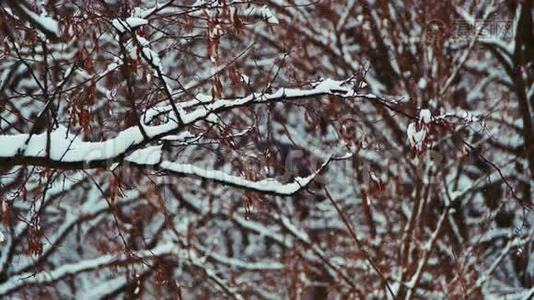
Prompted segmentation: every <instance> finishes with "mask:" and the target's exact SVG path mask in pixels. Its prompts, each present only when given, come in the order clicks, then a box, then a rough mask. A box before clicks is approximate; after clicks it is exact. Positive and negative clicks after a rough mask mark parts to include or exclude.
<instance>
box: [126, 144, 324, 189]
mask: <svg viewBox="0 0 534 300" xmlns="http://www.w3.org/2000/svg"><path fill="white" fill-rule="evenodd" d="M160 158H161V147H160V146H153V147H149V148H147V149H143V150H138V151H136V152H134V153H133V154H132V155H130V156H128V157H126V161H127V162H128V163H129V164H131V165H134V166H140V167H152V168H155V169H157V170H160V171H166V172H169V173H172V174H177V175H186V176H193V177H198V178H202V179H206V180H210V181H214V182H219V183H222V184H225V185H230V186H234V187H237V188H242V189H247V190H253V191H257V192H262V193H267V194H275V195H282V196H288V195H292V194H294V193H296V192H298V191H300V190H301V189H303V188H305V187H306V186H307V185H308V184H309V183H310V182H311V181H312V180H313V179H314V178H315V177H316V176H317V175H318V174H319V173H320V172H321V171H322V170H323V169H324V168H325V167H326V166H327V165H328V163H329V162H330V159H328V160H327V161H326V162H324V163H323V164H322V165H321V167H320V168H319V169H318V170H316V171H315V172H313V173H312V174H310V175H308V176H306V177H296V178H295V179H294V180H293V182H289V183H281V182H279V181H276V180H274V179H270V178H268V179H263V180H259V181H251V180H247V179H244V178H242V177H239V176H235V175H230V174H226V173H224V172H222V171H218V170H207V169H203V168H200V167H197V166H194V165H191V164H182V163H178V162H170V161H161V160H160Z"/></svg>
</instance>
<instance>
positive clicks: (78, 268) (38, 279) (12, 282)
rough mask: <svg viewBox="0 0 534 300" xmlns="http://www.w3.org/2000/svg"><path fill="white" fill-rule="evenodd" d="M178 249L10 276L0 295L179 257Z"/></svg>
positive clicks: (158, 249)
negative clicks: (131, 264)
mask: <svg viewBox="0 0 534 300" xmlns="http://www.w3.org/2000/svg"><path fill="white" fill-rule="evenodd" d="M179 254H180V253H179V248H178V247H177V246H176V245H175V244H173V243H167V244H163V245H160V246H157V247H156V248H153V249H150V250H142V251H138V252H135V255H128V256H126V255H124V254H121V255H112V254H109V255H103V256H100V257H98V258H94V259H88V260H83V261H79V262H74V263H70V264H64V265H62V266H60V267H57V268H56V269H54V270H51V271H46V272H39V273H35V272H28V273H23V274H19V275H16V276H12V277H10V278H9V279H8V281H6V282H4V283H2V284H0V295H6V294H9V293H10V292H13V291H16V290H19V289H21V288H23V287H25V286H28V285H37V284H47V283H51V282H55V281H57V280H60V279H62V278H64V277H65V276H70V275H75V274H78V273H81V272H89V271H92V270H96V269H99V268H102V267H109V266H113V265H120V264H124V263H129V262H137V261H140V260H143V259H150V258H155V257H160V256H165V255H179Z"/></svg>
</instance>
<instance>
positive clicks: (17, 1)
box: [6, 0, 60, 39]
mask: <svg viewBox="0 0 534 300" xmlns="http://www.w3.org/2000/svg"><path fill="white" fill-rule="evenodd" d="M6 3H7V4H8V5H9V7H11V8H12V9H13V10H14V12H15V13H16V14H17V16H19V17H21V18H23V19H24V20H26V21H28V22H29V23H30V24H31V25H32V26H33V27H35V28H36V29H37V30H39V31H41V32H42V33H44V34H45V35H46V36H47V37H49V38H56V39H57V38H59V36H60V34H59V25H58V22H57V21H56V20H54V19H53V18H51V17H48V16H46V14H45V13H43V14H41V15H38V14H36V13H35V12H33V11H32V10H31V8H30V5H29V4H28V3H26V1H23V0H7V1H6Z"/></svg>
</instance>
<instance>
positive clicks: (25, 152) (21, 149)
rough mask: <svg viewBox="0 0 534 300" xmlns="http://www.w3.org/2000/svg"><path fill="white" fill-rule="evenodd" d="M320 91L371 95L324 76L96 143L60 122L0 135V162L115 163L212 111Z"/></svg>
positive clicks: (220, 102) (59, 165)
mask: <svg viewBox="0 0 534 300" xmlns="http://www.w3.org/2000/svg"><path fill="white" fill-rule="evenodd" d="M321 95H333V96H337V97H342V98H347V97H365V98H368V99H374V98H373V97H370V96H369V95H358V94H357V93H356V92H355V91H354V89H353V87H352V84H351V83H350V82H347V81H335V80H331V79H325V80H322V81H320V82H317V83H315V84H314V85H313V88H311V89H299V88H282V89H279V90H278V91H276V92H274V93H253V94H250V95H248V96H246V97H243V98H235V99H213V100H212V101H211V102H206V103H203V105H202V106H201V107H194V108H193V109H192V110H191V111H189V112H187V113H185V114H184V115H183V118H182V119H183V122H182V123H180V122H176V120H175V119H172V118H170V120H168V121H167V122H166V123H164V124H160V125H154V126H150V125H143V130H144V132H145V133H146V137H145V136H144V135H143V134H142V132H141V130H140V128H139V127H130V128H127V129H125V130H123V131H121V132H119V133H118V134H117V136H115V137H114V138H110V139H108V140H105V141H100V142H86V141H83V140H82V139H81V138H80V137H79V136H77V135H74V134H72V133H71V132H69V131H68V130H67V128H66V127H64V126H61V125H60V126H59V127H58V128H56V129H54V130H52V131H50V132H45V133H41V134H13V135H0V145H3V146H2V147H1V148H0V166H6V167H11V166H16V165H40V166H48V167H53V168H66V169H68V168H70V169H81V168H102V167H106V166H108V164H110V163H115V162H120V161H122V160H123V158H124V157H125V156H126V155H129V154H132V153H133V152H134V151H136V150H140V149H143V148H144V147H145V146H146V145H147V144H149V143H152V142H156V141H158V140H161V139H162V138H164V137H166V136H168V135H173V134H176V133H177V132H178V131H180V130H182V129H183V128H184V127H186V126H187V125H191V124H194V123H196V122H199V121H202V120H206V119H208V118H209V117H210V116H213V115H214V114H215V113H221V112H225V111H229V110H232V109H234V108H237V107H242V106H247V105H253V104H258V103H267V102H277V101H297V100H302V99H308V98H312V97H315V96H321ZM47 149H48V150H47ZM138 163H140V162H138ZM144 163H146V162H144Z"/></svg>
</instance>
